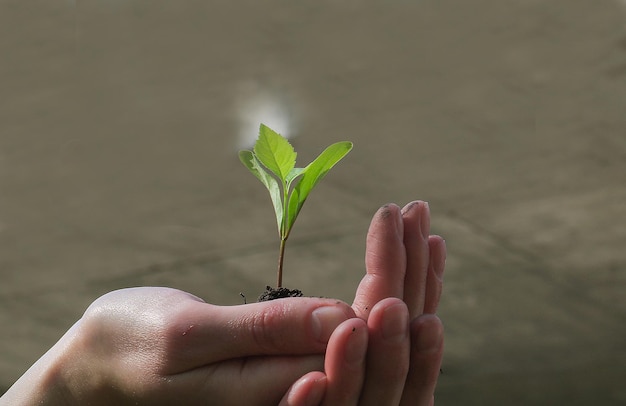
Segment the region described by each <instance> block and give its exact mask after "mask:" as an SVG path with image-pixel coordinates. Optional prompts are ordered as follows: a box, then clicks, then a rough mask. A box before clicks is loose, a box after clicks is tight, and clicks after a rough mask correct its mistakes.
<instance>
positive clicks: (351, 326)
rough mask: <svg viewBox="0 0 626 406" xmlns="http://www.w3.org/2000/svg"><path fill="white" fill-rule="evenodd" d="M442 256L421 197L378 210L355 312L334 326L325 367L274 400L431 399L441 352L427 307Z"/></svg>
mask: <svg viewBox="0 0 626 406" xmlns="http://www.w3.org/2000/svg"><path fill="white" fill-rule="evenodd" d="M445 257H446V248H445V242H444V240H443V239H442V238H441V237H439V236H431V235H430V211H429V207H428V204H427V203H425V202H422V201H415V202H412V203H409V204H408V205H406V206H405V207H404V208H403V209H402V210H400V208H399V207H398V206H396V205H394V204H389V205H386V206H383V207H382V208H381V209H379V210H378V212H377V213H376V215H375V216H374V218H373V219H372V222H371V224H370V229H369V231H368V235H367V242H366V257H365V265H366V275H365V276H364V278H363V279H362V281H361V283H360V284H359V287H358V289H357V292H356V296H355V299H354V302H353V305H352V307H353V308H354V311H355V313H356V315H357V316H358V318H357V319H351V320H348V321H346V322H344V323H342V324H341V325H340V326H339V327H338V328H337V330H335V332H334V333H333V335H332V337H331V339H330V341H329V344H328V350H327V353H326V359H325V373H321V372H315V373H311V374H308V375H306V376H304V377H303V378H302V379H301V380H299V381H297V382H296V383H295V384H294V385H293V386H292V387H291V388H290V390H289V391H288V392H287V394H286V395H285V397H284V398H283V400H282V403H281V405H304V404H323V405H360V406H364V405H378V406H380V405H394V406H395V405H399V404H400V405H418V406H421V405H424V406H427V405H431V404H433V403H434V390H435V386H436V383H437V379H438V376H439V368H440V366H441V359H442V356H443V326H442V323H441V321H440V320H439V318H438V317H437V316H435V315H434V313H435V312H436V310H437V307H438V304H439V299H440V297H441V291H442V284H443V282H442V276H443V271H444V267H445ZM320 393H322V395H320ZM321 396H323V397H321ZM315 399H323V400H319V401H318V403H314V402H315ZM306 402H312V403H306Z"/></svg>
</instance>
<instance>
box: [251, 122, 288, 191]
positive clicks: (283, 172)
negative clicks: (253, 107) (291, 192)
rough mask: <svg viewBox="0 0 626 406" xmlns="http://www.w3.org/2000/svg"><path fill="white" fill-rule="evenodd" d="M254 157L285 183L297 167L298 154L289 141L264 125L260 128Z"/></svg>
mask: <svg viewBox="0 0 626 406" xmlns="http://www.w3.org/2000/svg"><path fill="white" fill-rule="evenodd" d="M254 155H256V157H257V158H258V160H259V161H261V163H262V164H263V165H264V166H265V167H266V168H267V169H269V170H270V171H271V172H272V173H273V174H274V175H276V177H278V178H279V179H280V180H281V181H283V183H284V182H285V180H286V179H287V175H288V174H289V172H291V170H292V169H294V166H295V165H296V152H295V151H294V149H293V147H292V146H291V144H290V143H289V141H287V139H286V138H284V137H282V136H281V135H280V134H278V133H277V132H275V131H274V130H272V129H271V128H269V127H267V126H266V125H264V124H261V127H260V128H259V139H258V140H257V141H256V144H254Z"/></svg>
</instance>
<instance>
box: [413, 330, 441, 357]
mask: <svg viewBox="0 0 626 406" xmlns="http://www.w3.org/2000/svg"><path fill="white" fill-rule="evenodd" d="M442 339H443V334H442V331H441V329H440V328H436V327H434V326H426V325H424V326H422V328H420V330H419V332H418V335H417V339H416V343H415V347H416V350H417V351H418V352H424V353H427V352H432V351H436V350H438V349H439V347H440V345H441V340H442Z"/></svg>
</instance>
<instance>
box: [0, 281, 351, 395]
mask: <svg viewBox="0 0 626 406" xmlns="http://www.w3.org/2000/svg"><path fill="white" fill-rule="evenodd" d="M354 316H355V315H354V312H353V311H352V309H351V308H350V307H349V306H348V305H347V304H345V303H342V302H340V301H337V300H330V299H316V298H297V299H283V300H276V301H271V302H262V303H254V304H248V305H241V306H215V305H211V304H207V303H204V302H203V301H202V300H201V299H199V298H197V297H195V296H192V295H191V294H188V293H185V292H182V291H179V290H175V289H169V288H133V289H123V290H118V291H114V292H111V293H108V294H106V295H104V296H102V297H101V298H99V299H97V300H96V301H95V302H94V303H93V304H92V305H91V306H90V307H89V308H88V309H87V311H86V312H85V314H84V316H83V317H82V319H81V320H80V321H79V322H77V324H76V325H75V326H74V327H73V328H72V329H71V330H70V332H68V333H67V334H66V336H64V337H63V338H62V340H61V341H60V342H59V343H58V344H57V345H56V346H55V347H53V349H52V350H50V351H51V352H52V354H47V358H46V359H45V360H43V361H42V362H44V363H47V367H46V368H44V369H42V371H45V373H46V374H48V375H49V376H50V379H47V380H44V381H46V382H48V383H49V384H51V383H54V385H53V386H55V387H54V388H51V387H47V388H46V387H42V388H41V389H42V393H44V395H43V396H39V397H37V396H34V397H31V400H36V401H43V402H42V404H91V405H112V404H115V405H125V404H133V405H134V404H141V405H172V404H181V403H182V404H185V405H196V404H197V405H206V404H215V405H276V404H278V402H279V401H280V399H281V397H282V396H283V394H284V393H285V392H286V391H287V389H288V388H289V386H290V385H291V384H292V383H293V382H294V381H296V380H297V379H298V378H299V377H301V376H303V375H305V374H306V373H308V372H311V371H315V370H321V369H322V368H323V362H324V359H323V354H324V351H325V349H326V346H327V342H328V340H329V337H330V336H331V334H332V332H333V331H334V330H335V329H336V327H337V326H338V325H339V324H340V323H342V322H343V321H345V320H347V319H350V318H354ZM51 360H53V361H51ZM50 365H53V367H52V368H51V367H50ZM35 368H36V367H35ZM34 375H35V376H36V375H37V374H34ZM28 376H29V374H26V375H25V378H24V379H26V380H28V379H29V377H28ZM30 376H33V374H31V375H30ZM20 385H22V386H24V385H28V382H27V381H26V382H22V383H20V382H19V381H18V383H16V386H17V387H18V389H16V393H19V392H20V391H19V386H20ZM44 386H45V385H44ZM26 392H28V391H23V393H26ZM50 396H55V399H57V400H59V398H60V397H61V398H62V399H63V403H61V402H60V401H59V402H56V401H51V398H50ZM7 399H11V398H10V397H8V396H7ZM13 404H34V402H31V403H29V402H28V401H26V402H24V403H20V402H15V403H13Z"/></svg>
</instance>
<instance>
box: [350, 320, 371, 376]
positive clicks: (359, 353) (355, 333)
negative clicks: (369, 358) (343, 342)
mask: <svg viewBox="0 0 626 406" xmlns="http://www.w3.org/2000/svg"><path fill="white" fill-rule="evenodd" d="M364 328H366V327H364V326H363V327H356V328H353V330H352V335H351V336H350V339H349V340H350V341H349V342H348V345H347V348H346V354H345V362H346V364H348V365H350V366H353V367H358V366H360V365H361V364H362V363H363V362H365V353H366V352H367V334H363V332H362V331H361V329H364Z"/></svg>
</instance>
